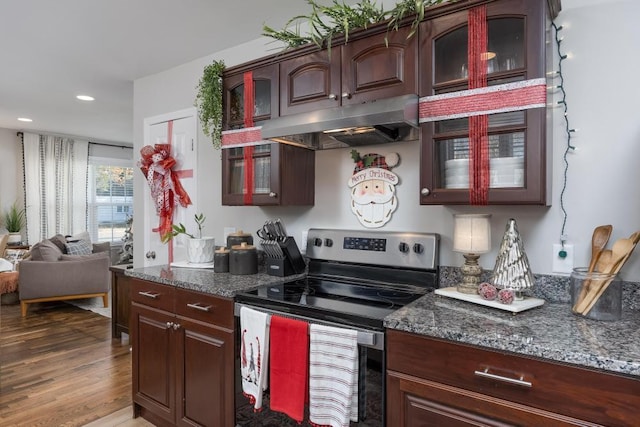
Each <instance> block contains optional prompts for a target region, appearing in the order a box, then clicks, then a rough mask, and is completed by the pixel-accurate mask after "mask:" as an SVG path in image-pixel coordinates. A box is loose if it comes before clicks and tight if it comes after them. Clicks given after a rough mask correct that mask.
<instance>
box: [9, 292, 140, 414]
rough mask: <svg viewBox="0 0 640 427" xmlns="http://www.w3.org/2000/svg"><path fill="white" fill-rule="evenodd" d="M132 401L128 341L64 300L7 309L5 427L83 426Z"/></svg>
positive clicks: (101, 319) (104, 321)
mask: <svg viewBox="0 0 640 427" xmlns="http://www.w3.org/2000/svg"><path fill="white" fill-rule="evenodd" d="M130 405H131V354H130V352H129V344H128V343H125V344H122V343H121V342H120V340H112V338H111V320H110V319H109V318H107V317H103V316H100V315H98V314H96V313H92V312H91V311H87V310H82V309H80V308H78V307H75V306H72V305H70V304H66V303H64V302H59V303H42V304H34V305H33V306H30V307H29V312H28V314H27V316H26V317H24V318H22V317H21V316H20V306H19V305H2V306H0V425H2V426H4V427H7V426H19V427H22V426H25V427H26V426H29V427H32V426H56V427H57V426H65V427H67V426H68V427H71V426H83V425H85V424H87V423H90V422H93V421H96V420H98V419H100V418H102V417H105V416H107V415H109V414H112V413H114V412H116V411H118V410H121V409H123V408H126V407H128V406H130Z"/></svg>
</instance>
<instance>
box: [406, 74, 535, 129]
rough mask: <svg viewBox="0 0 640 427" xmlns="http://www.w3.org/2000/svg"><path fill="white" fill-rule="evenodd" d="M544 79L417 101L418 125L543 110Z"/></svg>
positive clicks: (424, 98) (445, 94)
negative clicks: (532, 109)
mask: <svg viewBox="0 0 640 427" xmlns="http://www.w3.org/2000/svg"><path fill="white" fill-rule="evenodd" d="M546 103H547V87H546V80H545V79H531V80H523V81H519V82H514V83H505V84H501V85H496V86H488V87H484V88H478V89H470V90H462V91H459V92H450V93H444V94H441V95H433V96H425V97H422V98H420V103H419V105H418V111H419V114H420V123H425V122H435V121H438V120H449V119H458V118H462V117H471V116H478V115H482V114H496V113H506V112H509V111H519V110H527V109H529V108H540V107H545V106H546Z"/></svg>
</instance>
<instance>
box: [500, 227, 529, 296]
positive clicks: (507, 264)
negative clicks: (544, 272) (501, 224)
mask: <svg viewBox="0 0 640 427" xmlns="http://www.w3.org/2000/svg"><path fill="white" fill-rule="evenodd" d="M493 284H494V285H495V286H496V287H498V288H501V289H512V290H513V291H514V292H515V299H516V300H522V299H523V298H524V292H525V291H526V290H527V289H530V288H531V287H533V274H532V273H531V268H530V266H529V260H528V259H527V254H526V253H525V252H524V245H523V243H522V239H521V238H520V233H519V232H518V227H517V225H516V220H515V219H513V218H511V219H509V221H508V222H507V227H506V229H505V232H504V237H503V238H502V242H501V243H500V249H499V250H498V256H497V258H496V264H495V267H494V268H493Z"/></svg>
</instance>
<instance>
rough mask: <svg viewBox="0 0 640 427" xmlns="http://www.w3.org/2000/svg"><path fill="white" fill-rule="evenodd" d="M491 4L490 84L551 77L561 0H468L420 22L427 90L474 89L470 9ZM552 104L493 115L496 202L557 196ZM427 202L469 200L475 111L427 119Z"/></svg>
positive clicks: (423, 90)
mask: <svg viewBox="0 0 640 427" xmlns="http://www.w3.org/2000/svg"><path fill="white" fill-rule="evenodd" d="M479 4H487V32H488V52H487V56H486V66H487V86H489V87H490V86H495V85H501V84H505V83H512V82H523V81H526V80H531V79H540V78H543V79H544V78H545V77H546V72H547V70H548V67H550V66H551V63H552V59H549V60H547V55H548V54H550V51H552V49H551V48H550V47H549V52H548V51H547V49H548V44H547V43H546V40H547V37H549V34H548V33H547V31H546V29H548V28H549V27H550V25H549V23H550V19H551V15H552V14H553V13H557V11H558V10H559V2H558V1H551V0H549V1H547V0H498V1H492V2H486V1H467V2H461V3H453V4H448V5H444V6H439V7H436V8H434V9H433V11H432V13H431V14H430V15H429V18H428V19H426V20H425V21H423V22H422V23H421V24H420V27H419V34H420V96H421V97H424V96H432V95H441V94H449V93H453V92H458V91H463V90H467V89H468V66H467V52H468V12H469V9H470V8H472V7H474V6H477V5H479ZM548 120H549V119H548V118H547V111H546V108H532V109H526V110H521V111H510V112H501V113H495V114H490V115H489V117H488V122H489V123H488V136H489V141H488V145H489V159H490V160H489V161H490V184H489V196H488V202H489V204H535V205H548V204H550V196H551V191H550V184H551V180H550V172H551V168H550V163H549V162H550V160H551V155H550V154H551V139H550V137H549V135H550V132H549V130H550V128H551V125H550V122H549V121H548ZM421 133H422V145H421V165H420V166H421V167H420V171H421V176H420V185H421V189H420V193H421V194H420V203H421V204H424V205H432V204H433V205H443V204H469V119H468V117H462V118H450V119H446V120H438V121H433V122H425V123H423V124H422V125H421Z"/></svg>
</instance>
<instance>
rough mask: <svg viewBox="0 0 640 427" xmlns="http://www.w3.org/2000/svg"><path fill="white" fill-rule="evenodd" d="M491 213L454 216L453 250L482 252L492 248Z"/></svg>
mask: <svg viewBox="0 0 640 427" xmlns="http://www.w3.org/2000/svg"><path fill="white" fill-rule="evenodd" d="M489 218H491V215H490V214H484V215H483V214H477V215H476V214H469V215H467V214H465V215H454V216H453V221H454V222H453V250H454V251H456V252H463V253H473V254H481V253H484V252H488V251H489V249H491V224H490V223H489Z"/></svg>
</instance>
